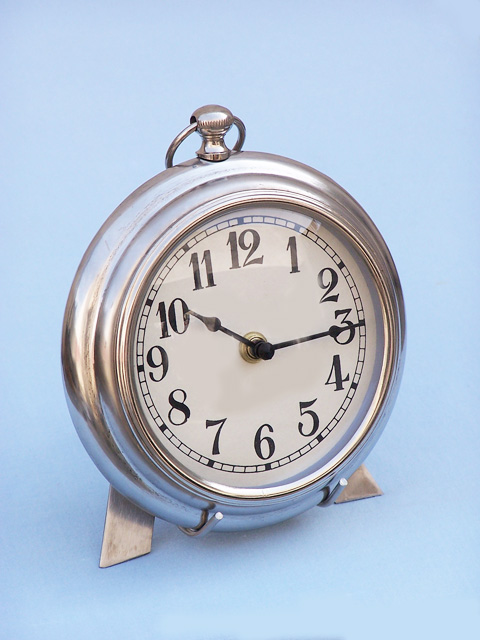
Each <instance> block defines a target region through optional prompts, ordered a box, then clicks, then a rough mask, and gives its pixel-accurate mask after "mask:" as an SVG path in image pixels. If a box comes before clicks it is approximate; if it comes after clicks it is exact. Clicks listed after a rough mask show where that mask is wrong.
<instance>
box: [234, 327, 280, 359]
mask: <svg viewBox="0 0 480 640" xmlns="http://www.w3.org/2000/svg"><path fill="white" fill-rule="evenodd" d="M244 337H245V338H246V339H247V340H249V341H250V342H251V343H253V344H252V345H246V344H243V343H241V344H240V355H241V356H242V358H243V359H244V360H245V361H246V362H250V363H255V362H260V360H271V359H272V358H273V356H274V354H275V348H274V346H273V345H272V344H270V342H268V341H267V339H266V338H265V336H264V335H263V334H261V333H260V332H259V331H249V333H246V334H245V336H244Z"/></svg>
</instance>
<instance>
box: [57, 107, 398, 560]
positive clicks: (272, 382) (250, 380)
mask: <svg viewBox="0 0 480 640" xmlns="http://www.w3.org/2000/svg"><path fill="white" fill-rule="evenodd" d="M232 126H233V127H236V128H237V130H238V139H237V142H236V144H235V146H234V148H233V150H230V149H229V148H228V147H227V145H226V143H225V140H224V136H225V134H226V133H227V131H228V130H229V129H230V128H231V127H232ZM194 131H195V132H197V133H199V134H200V136H201V138H202V144H201V147H200V149H199V151H198V152H197V156H198V157H197V158H195V159H194V160H190V161H188V162H183V163H181V164H178V165H176V166H173V159H174V154H175V151H176V149H177V147H178V145H179V144H180V143H181V142H182V141H183V140H184V139H185V138H186V137H187V136H188V135H190V134H191V133H192V132H194ZM244 138H245V127H244V125H243V123H242V122H241V121H240V120H239V119H238V118H236V117H234V116H233V115H232V114H231V113H230V111H229V110H228V109H225V108H223V107H219V106H217V105H208V106H207V107H203V108H201V109H198V110H197V111H196V112H195V113H194V114H193V116H192V118H191V123H190V125H189V126H188V127H187V128H186V129H185V130H184V131H182V133H180V134H179V135H178V136H177V137H176V138H175V140H174V141H173V143H172V145H171V146H170V148H169V150H168V152H167V158H166V164H167V169H166V171H164V172H162V173H160V174H159V175H157V176H156V177H154V178H152V179H151V180H149V181H148V182H146V183H145V184H144V185H143V186H141V187H140V188H139V189H137V190H136V191H135V192H134V193H133V194H131V195H130V196H129V197H128V198H127V199H126V200H125V201H124V202H123V203H122V204H121V205H120V206H119V207H118V208H117V209H116V211H115V212H114V213H113V214H112V215H111V216H110V217H109V218H108V220H107V221H106V222H105V223H104V225H103V226H102V228H101V229H100V231H99V232H98V233H97V235H96V236H95V238H94V239H93V241H92V243H91V245H90V247H89V248H88V250H87V252H86V254H85V256H84V258H83V260H82V262H81V264H80V267H79V269H78V272H77V275H76V277H75V280H74V282H73V285H72V289H71V292H70V296H69V299H68V302H67V307H66V312H65V320H64V328H63V342H62V360H63V371H64V381H65V387H66V393H67V399H68V404H69V408H70V412H71V415H72V419H73V422H74V424H75V426H76V428H77V431H78V433H79V436H80V438H81V440H82V442H83V444H84V446H85V447H86V449H87V451H88V452H89V454H90V456H91V457H92V459H93V460H94V462H95V463H96V465H97V466H98V468H99V469H100V471H101V472H102V473H103V474H104V475H105V477H106V478H107V479H108V480H109V482H110V484H111V486H112V487H113V489H112V492H111V494H110V502H109V510H108V512H107V521H106V529H105V538H104V549H103V551H102V558H103V559H102V562H101V564H102V565H103V566H106V565H108V564H114V563H115V562H118V561H121V560H124V559H127V557H132V556H135V555H140V554H141V553H145V552H146V551H148V550H149V542H148V539H149V537H150V539H151V527H152V526H153V518H154V517H159V518H162V519H164V520H167V521H169V522H172V523H174V524H176V525H178V526H179V527H181V528H182V530H183V531H185V532H186V533H189V534H190V535H195V534H200V533H205V532H206V531H209V530H210V529H211V528H213V527H214V526H215V527H216V529H218V530H223V531H234V530H242V529H250V528H255V527H261V526H264V525H269V524H273V523H276V522H279V521H282V520H284V519H286V518H290V517H292V516H294V515H296V514H299V513H301V512H302V511H304V510H306V509H308V508H310V507H312V506H314V505H317V504H331V503H332V502H333V501H334V499H335V497H336V496H338V494H339V492H340V491H341V489H342V488H343V487H344V486H345V485H346V479H348V478H349V477H350V476H352V474H353V472H355V470H356V469H358V467H359V466H360V465H361V464H362V462H363V460H364V459H365V457H366V456H367V454H368V453H369V451H370V450H371V448H372V446H373V445H374V443H375V442H376V440H377V438H378V436H379V435H380V433H381V431H382V429H383V427H384V425H385V422H386V420H387V418H388V416H389V413H390V411H391V409H392V405H393V401H394V399H395V396H396V392H397V388H398V384H399V380H400V375H401V370H402V362H403V352H404V335H405V328H404V324H405V323H404V306H403V298H402V293H401V288H400V284H399V279H398V276H397V271H396V269H395V266H394V263H393V261H392V258H391V256H390V253H389V251H388V249H387V247H386V245H385V242H384V241H383V239H382V237H381V235H380V233H379V232H378V230H377V229H376V227H375V226H374V224H373V223H372V221H371V220H370V218H369V217H368V216H367V214H366V213H365V212H364V211H363V209H362V208H361V207H360V206H359V204H358V203H357V202H356V201H355V200H354V199H353V198H352V197H351V196H350V195H349V194H348V193H347V192H346V191H345V190H344V189H342V188H341V187H340V186H338V185H337V184H336V183H335V182H333V181H332V180H331V179H329V178H327V177H326V176H324V175H323V174H321V173H319V172H318V171H315V170H314V169H312V168H310V167H307V166H305V165H302V164H300V163H298V162H294V161H293V160H290V159H286V158H283V157H279V156H275V155H270V154H265V153H253V152H245V151H241V148H242V145H243V141H244ZM127 525H128V526H127ZM126 527H127V528H128V527H129V531H130V533H129V534H128V535H127V533H126V532H125V529H126ZM142 531H143V533H142ZM129 535H130V536H131V537H132V539H134V543H133V550H132V549H128V548H127V547H128V546H129V544H130V543H128V542H125V540H126V539H128V537H129ZM142 535H143V539H144V542H143V543H142V542H141V539H142ZM122 541H123V542H122ZM122 544H123V548H122V549H121V550H120V551H119V548H120V547H122ZM130 546H131V547H132V544H130Z"/></svg>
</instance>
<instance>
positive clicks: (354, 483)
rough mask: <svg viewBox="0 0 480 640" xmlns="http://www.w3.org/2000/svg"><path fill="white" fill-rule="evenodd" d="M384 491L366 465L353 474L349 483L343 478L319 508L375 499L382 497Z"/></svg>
mask: <svg viewBox="0 0 480 640" xmlns="http://www.w3.org/2000/svg"><path fill="white" fill-rule="evenodd" d="M382 495H383V491H382V490H381V489H380V487H379V486H378V484H377V483H376V482H375V480H374V479H373V478H372V475H371V473H370V471H369V470H368V469H367V467H366V466H365V465H364V464H361V465H360V466H359V467H358V469H357V470H356V471H355V472H354V473H352V475H351V476H350V478H349V479H348V481H347V480H346V479H345V478H341V479H340V482H339V483H338V484H337V486H336V487H334V488H333V489H332V490H331V491H330V494H329V495H328V496H327V497H326V499H325V500H324V501H323V502H320V504H319V505H318V506H319V507H328V506H330V505H331V504H334V503H335V504H341V503H342V502H352V501H353V500H363V499H364V498H374V497H375V496H382Z"/></svg>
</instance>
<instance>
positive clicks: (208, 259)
mask: <svg viewBox="0 0 480 640" xmlns="http://www.w3.org/2000/svg"><path fill="white" fill-rule="evenodd" d="M202 264H204V265H205V271H206V275H207V287H214V286H215V281H214V279H213V269H212V256H211V255H210V250H209V249H207V250H206V251H204V252H203V258H202ZM190 266H191V267H192V269H193V282H194V285H195V286H194V289H193V290H194V291H198V290H199V289H203V285H202V276H201V274H200V262H199V260H198V253H196V252H195V253H192V257H191V258H190Z"/></svg>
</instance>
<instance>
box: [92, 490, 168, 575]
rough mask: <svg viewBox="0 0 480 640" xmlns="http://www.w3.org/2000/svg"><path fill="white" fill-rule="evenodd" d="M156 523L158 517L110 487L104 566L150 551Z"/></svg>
mask: <svg viewBox="0 0 480 640" xmlns="http://www.w3.org/2000/svg"><path fill="white" fill-rule="evenodd" d="M154 523H155V517H154V516H152V515H150V514H149V513H147V512H146V511H143V509H140V507H137V506H136V505H134V504H133V503H132V502H130V500H127V498H125V497H124V496H122V494H121V493H118V491H116V489H114V488H113V487H112V486H110V492H109V494H108V504H107V513H106V516H105V528H104V530H103V543H102V552H101V555H100V567H102V568H103V567H111V566H112V565H115V564H119V563H120V562H125V561H126V560H131V559H132V558H138V556H143V555H145V554H146V553H150V550H151V548H152V535H153V525H154Z"/></svg>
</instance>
